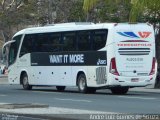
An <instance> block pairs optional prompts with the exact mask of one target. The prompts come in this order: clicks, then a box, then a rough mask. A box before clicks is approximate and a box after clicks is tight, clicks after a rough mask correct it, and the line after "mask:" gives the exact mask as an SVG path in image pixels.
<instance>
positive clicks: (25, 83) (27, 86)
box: [22, 73, 32, 90]
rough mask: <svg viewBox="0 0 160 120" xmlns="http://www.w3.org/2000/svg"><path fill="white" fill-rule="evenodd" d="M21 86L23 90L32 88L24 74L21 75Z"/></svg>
mask: <svg viewBox="0 0 160 120" xmlns="http://www.w3.org/2000/svg"><path fill="white" fill-rule="evenodd" d="M22 86H23V89H25V90H31V89H32V86H31V85H29V82H28V75H27V74H26V73H25V74H23V76H22Z"/></svg>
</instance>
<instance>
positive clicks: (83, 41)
mask: <svg viewBox="0 0 160 120" xmlns="http://www.w3.org/2000/svg"><path fill="white" fill-rule="evenodd" d="M78 50H79V51H89V50H91V31H90V30H86V31H79V32H78Z"/></svg>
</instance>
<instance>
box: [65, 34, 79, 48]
mask: <svg viewBox="0 0 160 120" xmlns="http://www.w3.org/2000/svg"><path fill="white" fill-rule="evenodd" d="M75 50H76V32H67V33H64V34H63V51H75Z"/></svg>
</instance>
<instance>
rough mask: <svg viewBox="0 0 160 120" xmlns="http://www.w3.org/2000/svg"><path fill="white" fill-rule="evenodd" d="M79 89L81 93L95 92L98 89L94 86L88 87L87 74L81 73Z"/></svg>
mask: <svg viewBox="0 0 160 120" xmlns="http://www.w3.org/2000/svg"><path fill="white" fill-rule="evenodd" d="M78 90H79V92H81V93H95V92H96V89H95V88H92V87H87V82H86V76H85V75H84V74H80V75H79V77H78Z"/></svg>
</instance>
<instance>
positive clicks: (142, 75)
mask: <svg viewBox="0 0 160 120" xmlns="http://www.w3.org/2000/svg"><path fill="white" fill-rule="evenodd" d="M7 46H8V48H9V53H8V80H9V83H10V84H21V85H22V86H23V88H24V89H26V90H30V89H32V87H33V86H56V88H57V90H58V91H64V90H65V88H66V86H77V87H78V90H79V91H80V92H82V93H95V92H96V90H97V89H102V88H104V89H106V88H107V89H110V90H111V92H112V93H113V94H126V93H127V92H128V90H129V88H133V87H144V86H147V85H151V84H153V83H154V81H155V73H156V68H155V63H156V58H155V37H154V30H153V27H152V26H151V25H150V24H147V23H137V24H130V23H98V24H94V23H62V24H54V25H49V26H44V27H33V28H26V29H23V30H21V31H19V32H17V33H16V34H15V35H14V36H13V38H12V40H11V41H9V42H7V43H5V44H4V46H3V47H4V48H7Z"/></svg>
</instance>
